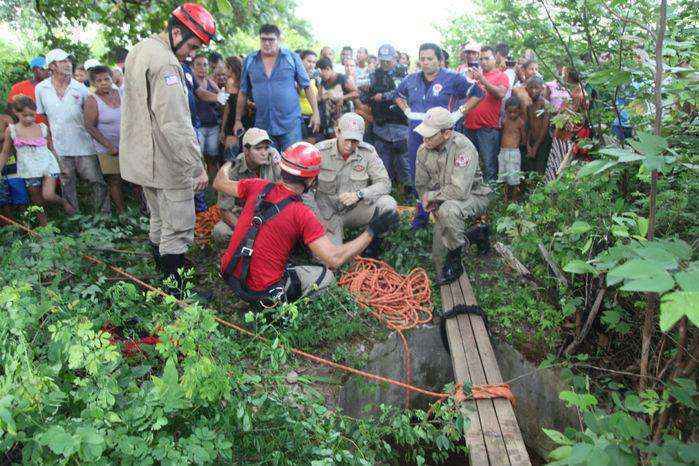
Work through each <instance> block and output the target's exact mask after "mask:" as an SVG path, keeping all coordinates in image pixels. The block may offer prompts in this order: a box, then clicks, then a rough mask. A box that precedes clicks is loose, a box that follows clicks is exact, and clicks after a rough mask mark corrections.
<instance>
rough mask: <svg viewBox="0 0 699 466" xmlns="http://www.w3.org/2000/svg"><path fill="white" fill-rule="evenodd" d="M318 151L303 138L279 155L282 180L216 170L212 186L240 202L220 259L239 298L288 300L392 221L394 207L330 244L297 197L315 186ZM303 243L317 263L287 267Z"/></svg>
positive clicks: (317, 285) (326, 277)
mask: <svg viewBox="0 0 699 466" xmlns="http://www.w3.org/2000/svg"><path fill="white" fill-rule="evenodd" d="M321 163H322V160H321V154H320V152H319V151H318V149H316V148H315V147H314V146H313V145H311V144H309V143H307V142H297V143H296V144H293V145H291V146H290V147H289V148H287V149H286V150H285V151H284V153H283V154H282V156H281V161H280V168H281V176H282V180H281V181H280V182H278V183H272V182H270V181H266V180H261V179H258V178H253V179H245V180H240V181H233V180H231V179H230V178H229V177H227V176H225V175H221V174H219V175H218V176H217V177H216V179H215V180H214V188H215V189H216V190H217V191H219V192H224V193H226V194H228V195H230V196H234V197H236V198H239V199H241V200H242V201H243V202H244V204H245V206H244V207H243V211H242V213H241V214H240V217H239V218H238V223H237V224H236V227H235V230H234V231H233V236H232V237H231V241H230V243H229V245H228V249H227V250H226V252H225V254H224V255H223V257H222V258H221V274H222V275H223V278H224V280H225V281H226V282H227V283H228V284H229V285H230V286H231V287H232V288H233V290H234V291H235V293H236V294H237V295H238V297H240V298H241V299H243V300H245V301H248V302H250V303H260V304H262V305H263V306H271V305H274V304H276V303H277V302H282V301H294V300H296V299H298V298H299V297H301V296H306V295H308V294H310V293H312V292H314V291H317V290H322V289H324V288H326V287H327V286H329V285H331V284H332V283H333V282H334V281H335V277H334V275H333V273H332V271H330V270H328V269H334V268H337V267H339V266H340V265H342V264H344V263H345V262H347V261H348V260H350V259H351V258H352V257H354V256H356V255H358V254H360V253H361V252H362V251H364V249H365V248H366V247H367V246H368V245H369V243H371V240H372V239H373V238H375V237H380V236H382V235H384V234H385V233H386V232H387V231H389V230H390V229H391V228H392V227H393V226H394V225H395V224H396V223H397V222H398V214H396V212H395V211H386V212H384V213H381V214H379V212H378V210H377V211H375V212H374V216H373V218H372V219H371V221H370V222H369V225H368V226H367V229H366V231H364V232H363V233H362V234H360V235H359V236H357V237H356V238H355V239H353V240H352V241H350V242H348V243H344V244H340V245H335V244H333V242H332V241H331V240H330V237H329V236H328V235H327V234H326V233H325V229H324V228H323V225H322V224H321V223H320V221H319V220H318V219H317V218H316V216H315V214H314V213H313V211H312V210H311V209H310V208H309V207H308V206H306V205H305V204H304V203H303V202H302V201H301V195H302V194H304V193H306V192H307V191H308V190H309V189H311V188H313V187H314V186H315V184H316V180H317V177H318V173H319V172H320V166H321ZM299 242H301V243H303V244H304V245H306V246H308V248H309V249H310V250H311V252H312V253H313V255H314V256H315V257H317V258H318V259H319V260H320V261H321V263H322V264H323V265H321V266H311V265H306V266H303V265H302V266H298V265H297V266H290V265H289V263H288V261H289V255H290V254H291V251H292V249H293V248H294V246H295V245H296V244H297V243H299Z"/></svg>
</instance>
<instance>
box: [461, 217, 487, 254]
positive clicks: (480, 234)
mask: <svg viewBox="0 0 699 466" xmlns="http://www.w3.org/2000/svg"><path fill="white" fill-rule="evenodd" d="M466 239H467V240H468V242H469V243H470V244H475V245H476V246H477V247H478V252H479V253H480V254H488V253H489V252H490V225H488V224H487V223H479V224H478V225H476V226H474V227H472V228H469V229H468V231H466Z"/></svg>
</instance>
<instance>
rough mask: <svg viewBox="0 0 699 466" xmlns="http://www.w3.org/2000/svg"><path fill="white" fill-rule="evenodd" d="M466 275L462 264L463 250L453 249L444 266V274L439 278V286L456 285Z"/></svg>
mask: <svg viewBox="0 0 699 466" xmlns="http://www.w3.org/2000/svg"><path fill="white" fill-rule="evenodd" d="M462 273H464V266H463V265H462V264H461V248H460V247H458V248H456V249H452V250H451V251H449V252H448V253H447V257H446V258H445V259H444V265H443V266H442V273H441V274H439V275H438V276H437V280H436V283H437V285H440V286H442V285H448V284H450V283H454V282H455V281H456V280H458V279H459V277H460V276H461V274H462Z"/></svg>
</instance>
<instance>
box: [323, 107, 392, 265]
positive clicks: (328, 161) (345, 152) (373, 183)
mask: <svg viewBox="0 0 699 466" xmlns="http://www.w3.org/2000/svg"><path fill="white" fill-rule="evenodd" d="M335 134H336V137H335V138H333V139H328V140H326V141H322V142H319V143H318V144H316V147H317V148H318V150H319V151H320V153H321V155H322V158H323V162H322V167H321V170H320V174H319V175H318V186H317V188H316V192H315V204H317V205H316V206H314V210H315V211H316V212H317V214H318V217H319V218H320V220H321V222H323V224H324V225H325V227H326V229H327V232H328V235H329V236H330V238H331V240H332V241H333V243H335V244H341V243H342V238H343V230H344V228H346V227H348V228H358V227H364V226H366V225H367V224H368V223H369V220H370V219H371V216H372V214H373V213H374V209H376V208H377V209H378V211H379V214H382V213H384V212H395V211H396V201H395V199H393V197H391V196H389V194H388V193H389V192H390V191H391V180H390V179H389V177H388V172H387V171H386V168H385V167H384V165H383V163H382V162H381V159H380V158H379V156H378V154H377V153H376V150H375V149H374V147H373V146H371V145H370V144H367V143H365V142H363V137H364V120H363V119H362V117H360V116H359V115H357V114H356V113H345V114H344V115H342V116H341V117H340V118H339V119H338V121H337V127H336V128H335ZM311 205H313V203H311ZM380 246H381V240H380V238H379V237H378V236H376V237H374V239H373V241H372V244H371V245H370V247H369V248H367V251H365V255H367V256H369V257H375V256H376V255H378V252H379V248H380Z"/></svg>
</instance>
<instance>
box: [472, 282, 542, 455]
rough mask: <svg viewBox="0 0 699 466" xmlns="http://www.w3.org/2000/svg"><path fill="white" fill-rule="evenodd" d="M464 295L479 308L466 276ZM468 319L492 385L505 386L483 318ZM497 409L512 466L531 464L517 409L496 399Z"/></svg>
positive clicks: (484, 369)
mask: <svg viewBox="0 0 699 466" xmlns="http://www.w3.org/2000/svg"><path fill="white" fill-rule="evenodd" d="M459 288H460V292H461V293H462V295H463V297H464V301H465V303H466V304H467V305H475V304H476V298H475V296H474V294H473V288H472V287H471V283H470V282H469V280H468V277H467V276H466V274H465V273H464V274H463V275H462V276H461V277H460V279H459ZM464 317H467V318H468V320H469V323H470V326H471V329H472V331H473V335H474V339H475V347H476V348H477V350H478V352H479V355H480V359H481V362H482V363H483V371H484V374H485V379H486V380H487V383H488V384H499V383H502V382H503V380H502V374H501V373H500V367H499V366H498V363H497V359H496V358H495V352H494V351H493V346H492V344H491V342H490V337H489V335H488V331H487V329H486V326H485V322H483V318H482V317H481V316H478V315H473V314H469V315H468V316H464ZM492 401H493V406H494V408H495V413H496V415H497V419H498V423H499V425H500V431H501V433H502V436H503V439H504V442H505V447H506V448H507V454H508V457H509V460H510V463H511V464H512V465H518V466H519V465H531V462H530V460H529V453H528V452H527V448H526V446H525V445H524V439H523V438H522V432H521V431H520V429H519V424H518V423H517V418H516V417H515V413H514V409H513V408H512V405H511V404H510V402H509V401H508V400H506V399H503V398H496V399H493V400H492Z"/></svg>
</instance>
